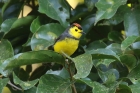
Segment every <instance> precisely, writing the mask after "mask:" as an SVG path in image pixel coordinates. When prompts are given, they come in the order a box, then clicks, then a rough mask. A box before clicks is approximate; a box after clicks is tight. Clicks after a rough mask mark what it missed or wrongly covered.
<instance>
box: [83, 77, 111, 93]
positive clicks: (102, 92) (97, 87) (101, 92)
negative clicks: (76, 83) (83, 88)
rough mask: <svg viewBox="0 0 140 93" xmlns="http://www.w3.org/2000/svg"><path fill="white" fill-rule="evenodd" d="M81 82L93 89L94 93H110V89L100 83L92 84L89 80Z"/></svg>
mask: <svg viewBox="0 0 140 93" xmlns="http://www.w3.org/2000/svg"><path fill="white" fill-rule="evenodd" d="M80 81H82V82H84V83H86V84H87V85H88V86H90V87H92V93H108V90H109V88H107V87H105V86H104V85H102V84H100V83H98V82H92V81H91V80H87V79H80Z"/></svg>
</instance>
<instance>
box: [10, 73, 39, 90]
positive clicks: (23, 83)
mask: <svg viewBox="0 0 140 93" xmlns="http://www.w3.org/2000/svg"><path fill="white" fill-rule="evenodd" d="M13 80H14V83H15V84H18V85H20V86H21V87H22V89H24V90H27V89H30V88H32V87H33V86H34V85H35V84H36V83H37V82H38V79H36V80H33V81H22V80H20V79H19V78H18V77H17V76H16V75H15V74H14V73H13Z"/></svg>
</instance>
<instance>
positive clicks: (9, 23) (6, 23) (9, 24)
mask: <svg viewBox="0 0 140 93" xmlns="http://www.w3.org/2000/svg"><path fill="white" fill-rule="evenodd" d="M16 20H17V18H11V19H7V20H5V21H4V22H3V23H2V24H1V30H0V32H4V33H8V31H10V29H11V27H12V25H13V24H14V22H15V21H16Z"/></svg>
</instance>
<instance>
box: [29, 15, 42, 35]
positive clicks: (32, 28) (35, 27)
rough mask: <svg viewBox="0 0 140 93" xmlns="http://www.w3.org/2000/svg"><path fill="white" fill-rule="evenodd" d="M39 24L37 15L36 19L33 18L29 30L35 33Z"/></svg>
mask: <svg viewBox="0 0 140 93" xmlns="http://www.w3.org/2000/svg"><path fill="white" fill-rule="evenodd" d="M40 26H41V23H40V21H39V17H37V18H36V19H34V20H33V22H32V23H31V26H30V30H31V32H32V33H35V32H36V31H37V30H38V29H39V27H40Z"/></svg>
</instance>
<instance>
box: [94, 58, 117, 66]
mask: <svg viewBox="0 0 140 93" xmlns="http://www.w3.org/2000/svg"><path fill="white" fill-rule="evenodd" d="M114 61H115V59H102V60H98V62H97V61H96V60H93V63H94V64H95V66H96V67H97V66H99V65H101V64H103V65H105V66H106V67H109V65H110V64H111V63H112V62H114Z"/></svg>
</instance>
